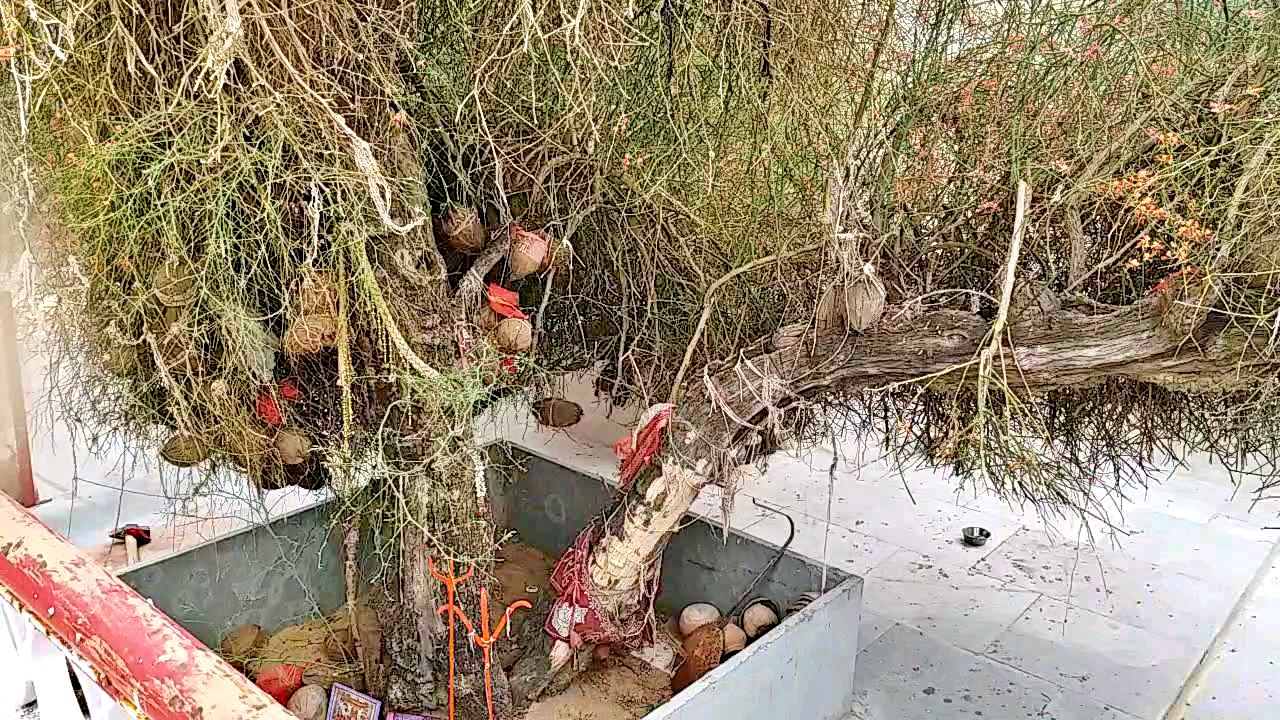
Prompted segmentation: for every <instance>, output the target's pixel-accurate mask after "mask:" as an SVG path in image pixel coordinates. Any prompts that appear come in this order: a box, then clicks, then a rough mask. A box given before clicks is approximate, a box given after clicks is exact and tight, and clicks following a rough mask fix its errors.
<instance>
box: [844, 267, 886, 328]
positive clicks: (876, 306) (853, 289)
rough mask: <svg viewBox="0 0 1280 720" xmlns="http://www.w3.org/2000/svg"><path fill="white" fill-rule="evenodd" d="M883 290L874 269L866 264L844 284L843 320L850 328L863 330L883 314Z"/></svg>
mask: <svg viewBox="0 0 1280 720" xmlns="http://www.w3.org/2000/svg"><path fill="white" fill-rule="evenodd" d="M884 302H885V290H884V284H883V283H881V282H880V278H878V277H876V274H875V270H874V268H872V267H871V266H870V265H867V266H865V267H864V268H863V270H862V275H860V276H858V277H857V278H856V279H854V280H853V281H852V282H849V283H846V284H845V290H844V321H845V325H846V327H848V328H849V329H850V330H857V331H858V332H864V331H866V330H867V329H868V328H870V327H871V326H872V325H874V324H875V323H876V321H877V320H879V319H880V316H881V315H884Z"/></svg>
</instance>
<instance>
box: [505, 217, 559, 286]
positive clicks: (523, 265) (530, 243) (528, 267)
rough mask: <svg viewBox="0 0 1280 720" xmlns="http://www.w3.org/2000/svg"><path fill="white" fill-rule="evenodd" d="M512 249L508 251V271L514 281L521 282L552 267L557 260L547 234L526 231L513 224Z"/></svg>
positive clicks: (511, 230)
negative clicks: (522, 279)
mask: <svg viewBox="0 0 1280 720" xmlns="http://www.w3.org/2000/svg"><path fill="white" fill-rule="evenodd" d="M509 233H510V237H511V247H510V249H509V250H508V251H507V271H508V275H509V276H510V277H511V279H512V280H519V279H521V278H523V277H526V276H528V275H532V274H533V273H536V272H542V271H543V270H546V269H547V268H549V267H551V263H552V261H554V260H555V255H554V252H555V250H554V248H552V246H551V239H550V238H549V237H547V235H546V233H541V232H535V231H532V230H525V229H524V228H522V227H520V226H519V225H515V224H512V225H511V228H510V231H509Z"/></svg>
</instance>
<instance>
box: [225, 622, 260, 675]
mask: <svg viewBox="0 0 1280 720" xmlns="http://www.w3.org/2000/svg"><path fill="white" fill-rule="evenodd" d="M266 644H267V634H266V633H265V632H263V630H262V628H261V627H259V626H258V625H240V626H239V627H235V628H232V629H231V630H230V631H229V632H227V634H226V635H223V636H222V643H221V644H220V645H219V646H218V652H219V653H221V654H222V658H223V659H224V660H226V661H227V662H228V663H230V664H231V666H232V667H234V668H235V669H237V670H239V671H240V672H244V671H245V668H246V667H248V665H249V663H251V662H252V661H253V660H255V659H257V657H258V654H259V652H260V651H261V650H262V648H263V647H264V646H265V645H266Z"/></svg>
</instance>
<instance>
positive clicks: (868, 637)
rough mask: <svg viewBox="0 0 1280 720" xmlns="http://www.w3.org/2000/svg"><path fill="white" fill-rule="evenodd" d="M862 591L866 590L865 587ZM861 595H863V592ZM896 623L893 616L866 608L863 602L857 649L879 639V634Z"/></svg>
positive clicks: (864, 647) (863, 648) (863, 647)
mask: <svg viewBox="0 0 1280 720" xmlns="http://www.w3.org/2000/svg"><path fill="white" fill-rule="evenodd" d="M863 592H864V593H865V592H866V588H865V587H864V588H863ZM863 597H865V594H864V596H863ZM896 624H897V622H896V621H895V620H894V619H893V618H891V617H889V616H887V615H881V614H880V613H877V612H873V611H871V610H868V609H867V607H866V605H865V604H864V605H863V607H862V622H860V623H859V624H858V651H859V652H861V651H863V650H865V649H866V648H867V646H868V645H870V644H871V643H873V642H875V641H876V640H879V639H880V636H881V635H883V634H885V633H886V632H887V631H888V630H889V628H891V627H893V626H894V625H896Z"/></svg>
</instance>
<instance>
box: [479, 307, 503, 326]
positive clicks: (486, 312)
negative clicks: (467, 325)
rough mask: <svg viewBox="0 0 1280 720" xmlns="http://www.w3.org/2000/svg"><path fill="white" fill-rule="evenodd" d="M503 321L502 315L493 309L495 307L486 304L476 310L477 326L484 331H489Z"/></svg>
mask: <svg viewBox="0 0 1280 720" xmlns="http://www.w3.org/2000/svg"><path fill="white" fill-rule="evenodd" d="M500 322H502V316H501V315H499V314H498V313H496V312H494V311H493V308H491V307H489V306H488V305H485V306H484V307H482V308H480V309H479V310H477V311H476V326H477V327H479V328H480V329H481V330H482V331H484V332H489V331H490V330H492V329H494V328H495V327H497V326H498V323H500Z"/></svg>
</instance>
